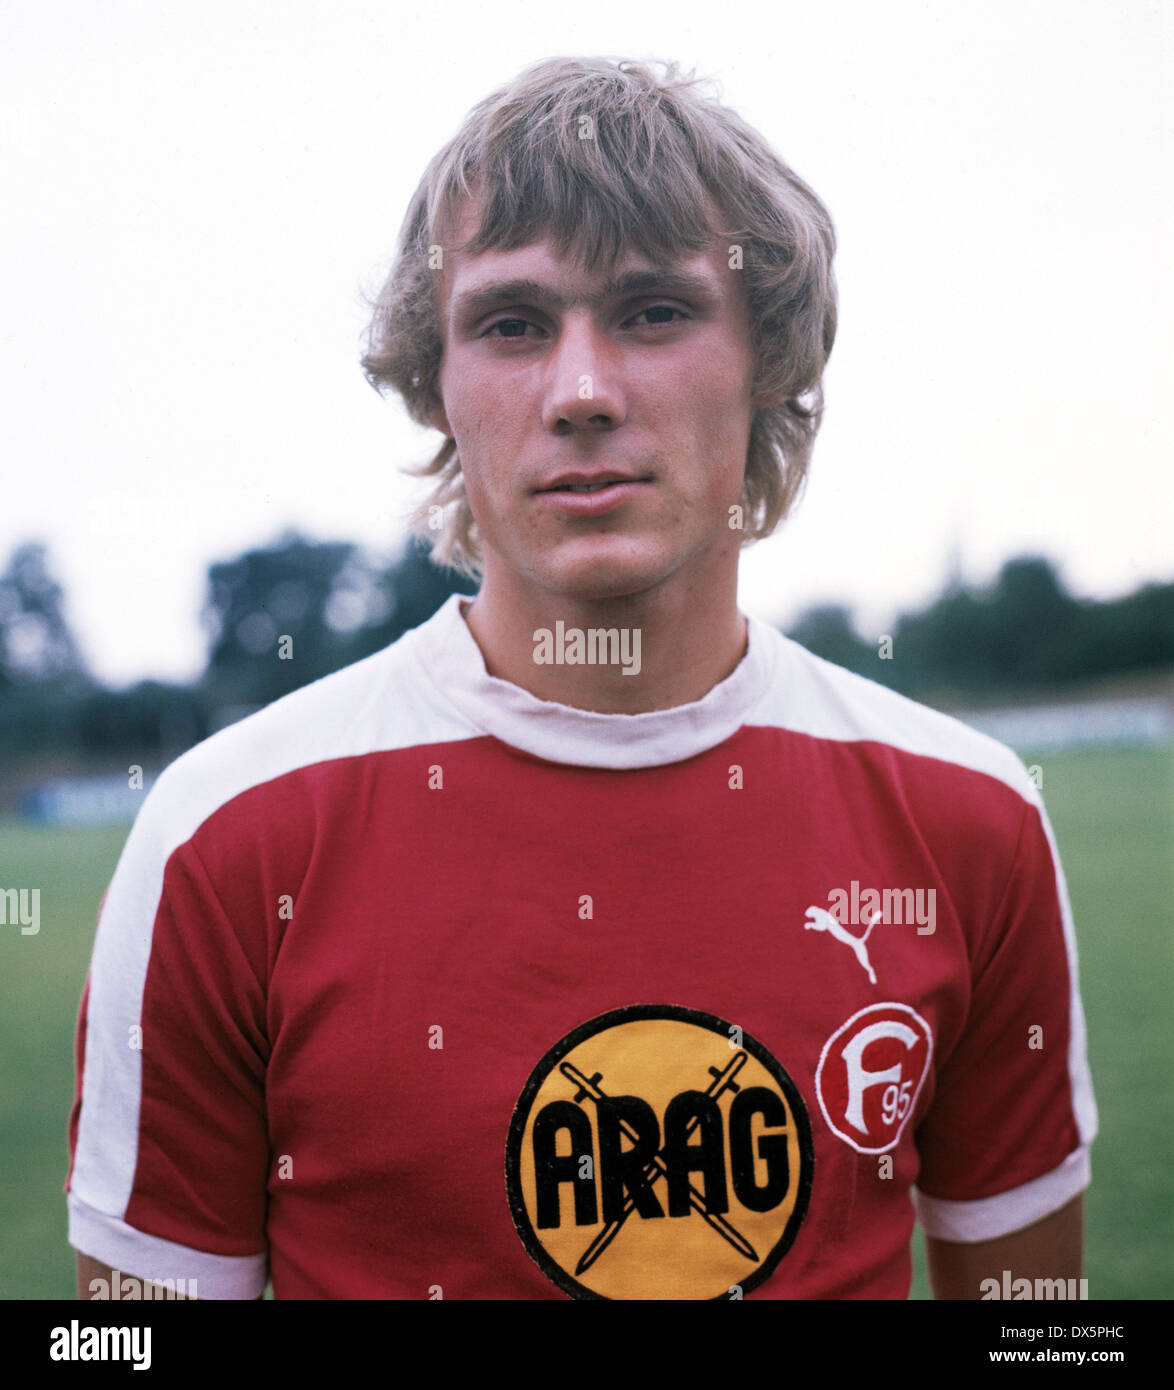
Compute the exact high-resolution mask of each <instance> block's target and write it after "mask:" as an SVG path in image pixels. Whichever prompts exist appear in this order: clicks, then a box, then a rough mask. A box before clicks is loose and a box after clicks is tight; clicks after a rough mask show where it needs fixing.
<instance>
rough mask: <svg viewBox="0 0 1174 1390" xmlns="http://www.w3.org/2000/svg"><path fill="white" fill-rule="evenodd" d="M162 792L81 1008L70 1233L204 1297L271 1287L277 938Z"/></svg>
mask: <svg viewBox="0 0 1174 1390" xmlns="http://www.w3.org/2000/svg"><path fill="white" fill-rule="evenodd" d="M163 780H164V779H161V785H162V782H163ZM158 791H159V788H158V787H157V788H156V789H155V791H153V792H152V797H151V798H148V801H147V803H146V804H145V805H144V807H143V809H142V811H141V813H140V816H139V819H138V821H137V822H136V824H135V826H134V828H133V829H132V831H131V835H130V838H129V839H128V841H127V845H126V848H125V850H124V852H123V855H122V858H121V860H120V861H119V865H118V868H117V870H116V872H115V875H114V878H113V880H112V881H111V884H110V888H109V890H108V892H107V894H106V898H105V900H104V903H103V906H102V910H101V913H100V917H99V922H98V929H97V934H96V938H95V944H94V951H93V957H92V960H91V965H90V972H89V977H88V983H87V987H86V990H85V993H84V994H83V997H82V1003H81V1008H80V1011H79V1017H78V1031H77V1051H76V1056H77V1067H78V1076H77V1088H76V1093H75V1101H74V1109H73V1113H72V1115H71V1117H70V1126H69V1138H70V1151H71V1164H70V1172H69V1175H68V1178H67V1180H66V1191H67V1192H68V1207H69V1240H70V1244H71V1245H73V1246H74V1247H75V1248H76V1249H78V1250H80V1251H83V1252H84V1253H86V1254H88V1255H91V1256H93V1257H94V1258H95V1259H97V1260H99V1261H101V1262H104V1263H106V1264H108V1265H110V1266H111V1267H113V1268H115V1269H118V1270H119V1271H120V1272H121V1273H123V1274H126V1275H130V1276H134V1277H137V1278H140V1279H151V1280H170V1279H175V1280H176V1281H178V1280H180V1279H183V1280H185V1284H184V1285H183V1286H180V1287H186V1288H187V1289H188V1290H189V1291H190V1290H191V1287H192V1281H193V1280H194V1281H195V1283H196V1296H197V1297H200V1298H206V1299H245V1298H257V1297H259V1296H260V1294H261V1293H262V1292H263V1290H264V1287H265V1283H266V1277H267V1273H266V1270H267V1255H266V1239H265V1218H266V1206H267V1174H268V1166H269V1153H268V1140H267V1132H266V1117H265V1070H266V1062H267V1055H268V1045H267V1040H266V1035H265V996H266V990H265V959H264V950H263V944H250V942H249V941H248V940H247V939H245V938H243V937H242V936H241V935H240V934H238V929H237V927H236V926H235V925H234V923H233V922H232V921H230V920H229V916H228V914H227V913H226V911H225V910H224V907H223V906H222V904H221V901H220V899H219V897H218V894H217V891H216V887H215V885H214V884H213V882H212V881H211V880H210V878H209V875H208V873H207V872H206V870H205V868H204V865H203V862H202V860H201V858H200V856H199V854H198V853H197V852H196V847H195V845H194V844H193V843H192V841H191V839H190V838H183V830H182V827H177V825H176V823H175V818H174V817H168V815H167V814H166V811H165V809H161V808H160V806H159V804H158V802H157V801H156V802H155V803H154V804H153V802H152V798H154V797H155V796H156V792H158ZM177 838H179V843H173V842H174V841H175V840H176V839H177ZM177 1286H178V1285H177Z"/></svg>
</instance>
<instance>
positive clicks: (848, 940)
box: [803, 907, 884, 985]
mask: <svg viewBox="0 0 1174 1390" xmlns="http://www.w3.org/2000/svg"><path fill="white" fill-rule="evenodd" d="M807 916H808V917H809V918H811V919H812V920H811V921H808V922H804V923H803V926H804V928H805V930H807V931H828V932H831V934H832V935H833V936H834V937H835V938H836V940H837V941H842V942H843V943H844V945H845V946H850V947H851V948H852V952H853V954H854V955H855V956H856V959H857V960H858V961H859V962H860V964H861V965H862V966H863V967H864V969H865V970H867V971H868V978H869V980H870V981H871V982H872V983H873V984H874V985H875V984H876V971H875V970H873V968H872V962H871V961H870V960H869V959H868V947H867V946H866V945H865V944H864V943H865V942H866V941H867V940H868V935H869V932H871V931H872V929H873V927H875V926H876V924H877V923H878V922H879V921H880V920H881V918H882V917H883V916H884V913H883V912H881V911H879V909H878V910H877V911H876V912H874V913H873V914H872V920H871V921H870V922H869V924H868V926H867V927H865V929H864V935H863V936H853V935H852V933H851V932H850V931H849V930H848V928H847V927H845V926H844V925H843V924H842V923H841V922H837V921H836V919H835V918H834V917H833V916H832V914H831V913H830V912H828V911H826V910H825V909H824V908H822V907H809V908H808V909H807Z"/></svg>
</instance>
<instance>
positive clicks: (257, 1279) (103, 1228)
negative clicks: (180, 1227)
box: [67, 1192, 269, 1299]
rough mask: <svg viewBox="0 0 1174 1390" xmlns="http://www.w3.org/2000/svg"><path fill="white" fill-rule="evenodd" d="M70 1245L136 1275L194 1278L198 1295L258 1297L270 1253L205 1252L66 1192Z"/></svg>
mask: <svg viewBox="0 0 1174 1390" xmlns="http://www.w3.org/2000/svg"><path fill="white" fill-rule="evenodd" d="M67 1203H68V1206H69V1243H70V1245H72V1246H73V1248H74V1249H75V1250H78V1251H80V1252H81V1253H82V1254H83V1255H89V1256H91V1257H92V1258H93V1259H95V1260H98V1261H99V1262H100V1263H101V1264H106V1265H109V1266H110V1268H111V1269H116V1270H118V1271H119V1273H121V1274H125V1275H127V1276H128V1277H130V1278H134V1279H151V1280H155V1279H172V1280H180V1279H182V1280H184V1281H185V1282H184V1284H183V1285H182V1286H181V1287H183V1288H187V1289H190V1288H191V1287H192V1284H193V1281H194V1282H195V1288H196V1294H195V1296H196V1297H197V1298H207V1299H213V1298H232V1299H249V1298H260V1297H261V1295H262V1294H263V1293H264V1292H265V1284H266V1281H267V1279H268V1264H269V1255H268V1252H267V1251H265V1250H262V1251H261V1252H260V1254H258V1255H209V1254H208V1253H207V1252H206V1251H203V1250H193V1249H191V1247H190V1246H187V1245H176V1244H175V1242H174V1241H170V1240H163V1239H161V1238H160V1237H159V1236H152V1235H148V1234H147V1233H146V1232H145V1231H139V1230H136V1229H135V1227H133V1226H128V1225H127V1224H126V1222H125V1221H120V1220H119V1219H118V1218H117V1217H116V1216H107V1215H106V1214H105V1212H101V1211H95V1210H94V1208H93V1207H91V1206H87V1205H86V1203H85V1202H83V1201H82V1200H81V1198H80V1197H78V1196H77V1195H76V1194H75V1193H73V1192H70V1193H69V1195H68V1199H67Z"/></svg>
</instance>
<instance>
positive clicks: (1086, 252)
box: [0, 0, 1174, 684]
mask: <svg viewBox="0 0 1174 1390" xmlns="http://www.w3.org/2000/svg"><path fill="white" fill-rule="evenodd" d="M1172 13H1174V7H1171V6H1169V5H1163V4H1161V3H1160V0H985V2H984V3H983V4H982V5H977V4H972V3H962V2H961V0H958V2H957V3H954V2H953V0H937V2H935V3H925V2H922V3H916V2H915V0H886V3H885V4H883V5H882V4H876V3H873V0H860V2H858V0H825V2H824V3H820V4H818V5H811V4H807V3H804V4H796V3H791V0H771V3H769V4H758V3H753V4H742V5H714V4H711V3H705V4H702V3H700V0H673V3H661V2H660V0H646V3H643V4H641V5H638V6H634V5H632V4H631V3H629V0H622V2H617V0H592V3H591V4H589V5H560V6H551V5H549V4H548V3H544V0H497V3H495V4H493V5H484V4H477V5H473V4H469V3H466V0H459V3H446V4H443V5H428V6H418V7H406V6H404V5H403V4H401V3H398V0H392V2H391V3H374V0H341V3H339V2H338V0H334V3H327V0H319V2H318V3H309V0H281V3H278V0H268V3H258V0H231V3H228V2H227V0H199V3H194V0H142V2H141V3H134V0H73V2H72V3H61V0H8V3H5V4H4V5H3V6H0V25H2V26H3V34H4V41H3V43H2V44H0V166H2V176H3V184H2V187H3V190H4V202H5V210H4V215H3V218H2V219H0V296H2V302H3V305H4V313H3V314H2V315H0V382H2V384H3V396H2V398H0V407H2V408H0V469H2V476H3V491H2V494H0V496H2V497H3V505H0V564H3V562H4V559H5V558H6V556H7V554H8V553H9V552H10V551H11V549H12V547H13V546H15V545H17V544H18V543H20V542H22V541H26V540H32V539H37V540H42V541H44V542H45V543H46V544H47V545H48V546H49V551H50V561H51V564H52V566H53V569H54V571H55V573H56V574H57V576H58V577H59V579H60V580H61V582H62V584H63V585H64V587H65V590H66V595H67V602H68V609H67V611H68V614H69V617H70V619H71V621H72V623H73V625H74V627H75V630H76V631H77V633H78V636H79V638H80V641H81V645H82V648H83V652H84V654H85V656H86V659H87V660H88V662H89V664H90V667H91V669H92V670H93V671H94V673H95V674H96V675H97V676H99V678H101V679H104V680H106V681H108V682H112V683H120V684H121V683H127V682H130V681H133V680H137V679H140V678H143V677H147V676H151V677H155V678H159V679H176V680H183V679H188V678H190V677H191V676H193V675H195V674H196V673H197V672H198V671H199V670H200V669H201V667H202V664H203V659H204V656H205V652H206V635H205V633H204V631H203V629H202V627H201V625H200V608H201V604H202V601H203V598H204V589H205V577H206V569H207V566H208V564H209V563H210V562H213V561H216V560H222V559H228V558H231V557H232V556H234V555H236V554H238V553H240V551H242V550H244V549H246V548H248V547H251V546H256V545H260V544H266V543H268V542H270V541H271V540H273V539H274V538H275V537H276V536H277V535H278V534H279V533H281V532H282V531H283V530H285V529H286V528H289V527H295V528H297V529H299V530H301V531H302V532H303V533H304V534H307V535H310V536H313V537H319V538H323V539H339V538H342V539H348V540H355V541H358V542H361V543H362V544H364V545H367V546H369V547H371V548H372V549H373V550H375V551H376V552H386V553H388V554H390V553H391V552H392V551H394V549H395V548H396V547H397V546H398V545H399V544H401V543H402V538H403V535H404V525H405V522H404V518H405V516H406V513H407V511H408V510H409V508H410V506H411V504H412V502H413V501H414V500H415V499H416V498H417V497H418V496H419V495H420V488H421V484H420V482H419V481H417V480H413V479H411V478H409V477H407V476H406V475H405V474H404V473H403V472H402V469H403V468H404V467H405V466H409V465H411V464H413V463H418V462H419V461H421V460H422V459H424V458H426V457H428V456H429V455H430V453H431V452H432V451H433V449H434V448H435V445H436V443H438V442H439V436H438V435H436V434H434V433H433V432H430V431H427V430H424V429H422V428H420V427H418V426H416V425H414V424H413V423H412V422H411V421H410V420H409V419H408V418H407V415H406V414H405V412H404V411H403V409H402V407H401V406H400V405H399V404H398V402H396V401H395V400H393V399H382V398H380V397H379V396H377V395H376V393H375V392H374V391H373V390H372V389H371V387H370V386H368V385H367V383H366V381H365V380H364V379H363V376H362V373H361V371H360V370H359V366H358V359H359V355H360V351H361V338H362V334H363V330H364V328H365V326H366V322H367V312H366V308H365V296H370V295H373V294H374V293H375V292H376V291H377V290H378V287H379V285H380V283H381V280H382V275H383V273H384V272H385V271H386V269H387V267H388V265H389V263H390V257H391V253H392V250H393V248H394V245H395V241H396V237H397V234H398V231H399V226H400V222H401V220H402V217H403V214H404V211H405V209H406V206H407V203H408V200H409V198H410V196H411V194H412V192H413V190H414V189H415V186H416V184H417V182H418V180H419V178H420V176H421V174H422V172H423V169H424V166H425V164H426V163H427V161H428V159H429V158H431V156H432V155H433V153H435V151H436V150H437V149H439V148H440V146H441V145H442V144H443V143H444V142H445V141H447V140H448V139H449V138H450V137H451V136H452V135H453V134H454V133H455V131H456V130H457V128H458V126H459V125H460V122H461V120H462V119H463V117H464V115H465V113H466V112H467V110H468V109H469V107H470V106H472V105H473V104H474V102H476V101H478V100H480V98H481V97H483V96H485V95H487V94H488V93H489V92H490V91H491V90H493V89H494V88H496V87H498V86H500V85H501V84H503V83H505V82H506V81H508V80H509V79H510V78H511V77H512V76H514V75H515V74H516V73H517V72H518V71H519V70H520V69H521V68H523V67H524V66H526V65H527V64H528V63H530V62H534V61H536V60H538V59H540V58H544V57H550V56H553V55H575V54H578V55H592V56H611V57H632V58H665V59H674V60H676V61H678V62H680V63H682V64H683V65H684V66H685V67H686V68H693V69H695V70H696V71H697V73H698V74H699V75H706V76H711V77H714V78H716V79H717V80H718V82H719V83H720V90H721V95H722V99H723V100H724V101H725V102H726V104H728V105H730V106H732V107H733V108H734V109H736V110H737V111H738V112H740V114H741V115H742V116H744V117H745V118H746V119H747V120H749V121H750V122H751V124H753V125H754V126H756V127H757V128H758V129H759V130H760V131H761V132H762V133H763V135H764V136H766V138H767V139H768V140H769V141H770V142H771V144H772V145H773V146H774V147H775V148H776V150H778V152H779V153H780V154H781V155H782V157H783V158H784V159H785V160H786V161H787V162H788V163H789V164H790V165H791V166H792V168H794V169H795V170H796V172H798V173H799V174H800V175H801V176H802V177H803V178H804V179H805V180H806V181H807V182H808V183H810V184H811V185H812V187H813V188H814V189H815V191H816V192H817V193H818V194H819V196H820V198H821V199H822V200H823V201H824V203H825V204H826V205H827V206H828V208H829V209H830V211H831V214H832V217H833V219H834V222H835V224H836V230H837V236H838V242H839V248H838V252H837V258H836V275H837V279H838V283H839V291H840V321H839V331H838V336H837V341H836V346H835V349H834V351H833V353H832V357H831V361H830V363H829V365H828V369H827V373H826V376H825V392H826V414H825V421H824V425H823V428H822V430H821V432H820V435H819V437H818V440H817V442H816V447H815V452H814V457H813V461H812V470H811V476H810V481H809V485H808V488H807V491H806V495H805V497H804V499H803V501H802V502H801V504H800V506H799V507H798V509H797V510H796V511H795V512H794V514H793V515H792V516H791V518H789V519H788V521H787V522H786V523H785V524H784V525H783V527H782V528H781V529H780V530H779V532H777V533H776V534H775V535H774V536H772V537H771V538H770V539H769V540H767V541H764V542H761V543H759V544H758V545H755V546H753V547H750V548H748V549H747V550H746V552H745V554H744V556H743V560H742V569H741V579H740V589H739V601H740V603H741V606H742V608H743V609H744V611H746V612H749V613H752V614H754V615H755V616H758V617H761V618H765V619H767V620H769V621H774V622H780V623H783V624H785V623H787V622H789V621H791V620H792V619H793V618H794V617H795V616H796V615H797V614H798V613H799V612H800V611H801V610H802V609H803V608H804V607H806V606H808V605H810V604H813V603H823V602H836V601H842V602H846V603H848V604H850V605H852V606H854V607H855V609H856V611H857V614H858V616H859V619H860V622H861V626H862V628H863V630H864V632H865V634H866V635H869V634H872V635H875V634H878V633H883V632H884V631H885V630H886V627H887V625H888V624H889V623H890V622H891V619H892V617H893V615H894V613H895V612H896V611H899V610H900V609H902V608H908V607H912V606H916V605H918V604H921V603H924V602H926V601H927V600H928V599H930V598H931V597H932V596H933V594H934V593H935V592H936V590H937V589H938V588H939V586H940V584H941V583H942V580H943V578H944V575H945V573H946V571H947V568H948V567H949V566H950V565H951V564H956V565H957V566H958V567H959V568H960V570H961V572H962V575H963V576H964V577H965V578H966V579H968V580H970V581H972V582H975V583H982V582H986V581H987V580H989V579H990V578H991V577H993V575H994V574H995V573H996V572H997V570H998V567H999V565H1000V563H1001V562H1002V560H1004V559H1005V558H1007V557H1009V556H1011V555H1014V554H1019V553H1025V552H1033V553H1044V554H1047V555H1049V556H1051V557H1052V558H1053V559H1055V560H1056V562H1057V563H1058V564H1059V566H1060V569H1061V572H1062V575H1063V577H1064V579H1065V580H1066V582H1067V583H1068V584H1069V586H1070V587H1071V588H1072V589H1073V590H1074V591H1075V592H1077V593H1079V594H1083V595H1088V596H1098V597H1109V596H1113V595H1116V594H1120V593H1124V592H1128V591H1130V590H1132V589H1133V588H1135V587H1136V586H1137V585H1138V584H1140V583H1143V582H1146V581H1149V580H1167V579H1171V578H1174V546H1171V543H1170V517H1171V515H1172V514H1174V508H1172V506H1171V503H1172V502H1174V485H1172V483H1171V463H1172V461H1174V447H1172V446H1174V423H1172V412H1171V411H1170V410H1169V408H1168V406H1167V399H1168V395H1169V390H1170V381H1171V379H1172V376H1174V370H1172V369H1174V360H1172V359H1174V353H1172V351H1171V348H1172V337H1174V293H1172V285H1171V268H1170V267H1171V256H1170V248H1171V247H1172V246H1174V215H1172V208H1174V176H1172V173H1171V143H1172V142H1171V126H1172V123H1174V98H1172V94H1171V93H1172V83H1171V76H1172V69H1174V20H1172ZM1163 248H1165V249H1164V250H1163Z"/></svg>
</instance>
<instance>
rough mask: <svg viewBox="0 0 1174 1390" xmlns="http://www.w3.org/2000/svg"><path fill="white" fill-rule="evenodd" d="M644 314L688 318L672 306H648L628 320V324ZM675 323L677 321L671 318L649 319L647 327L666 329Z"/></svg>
mask: <svg viewBox="0 0 1174 1390" xmlns="http://www.w3.org/2000/svg"><path fill="white" fill-rule="evenodd" d="M644 314H677V315H679V318H680V319H687V318H688V317H689V315H688V314H686V313H685V312H684V310H682V309H678V308H676V307H675V306H674V305H672V304H650V305H649V306H648V308H647V309H641V310H640V313H639V314H636V315H635V317H633V318H630V319H629V320H628V323H635V322H636V319H638V318H640V317H642V316H643V315H644ZM676 321H678V320H674V319H671V318H657V319H650V321H649V323H648V325H647V327H649V328H667V327H668V326H669V325H670V324H672V323H673V322H676ZM626 326H627V325H625V327H626Z"/></svg>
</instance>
